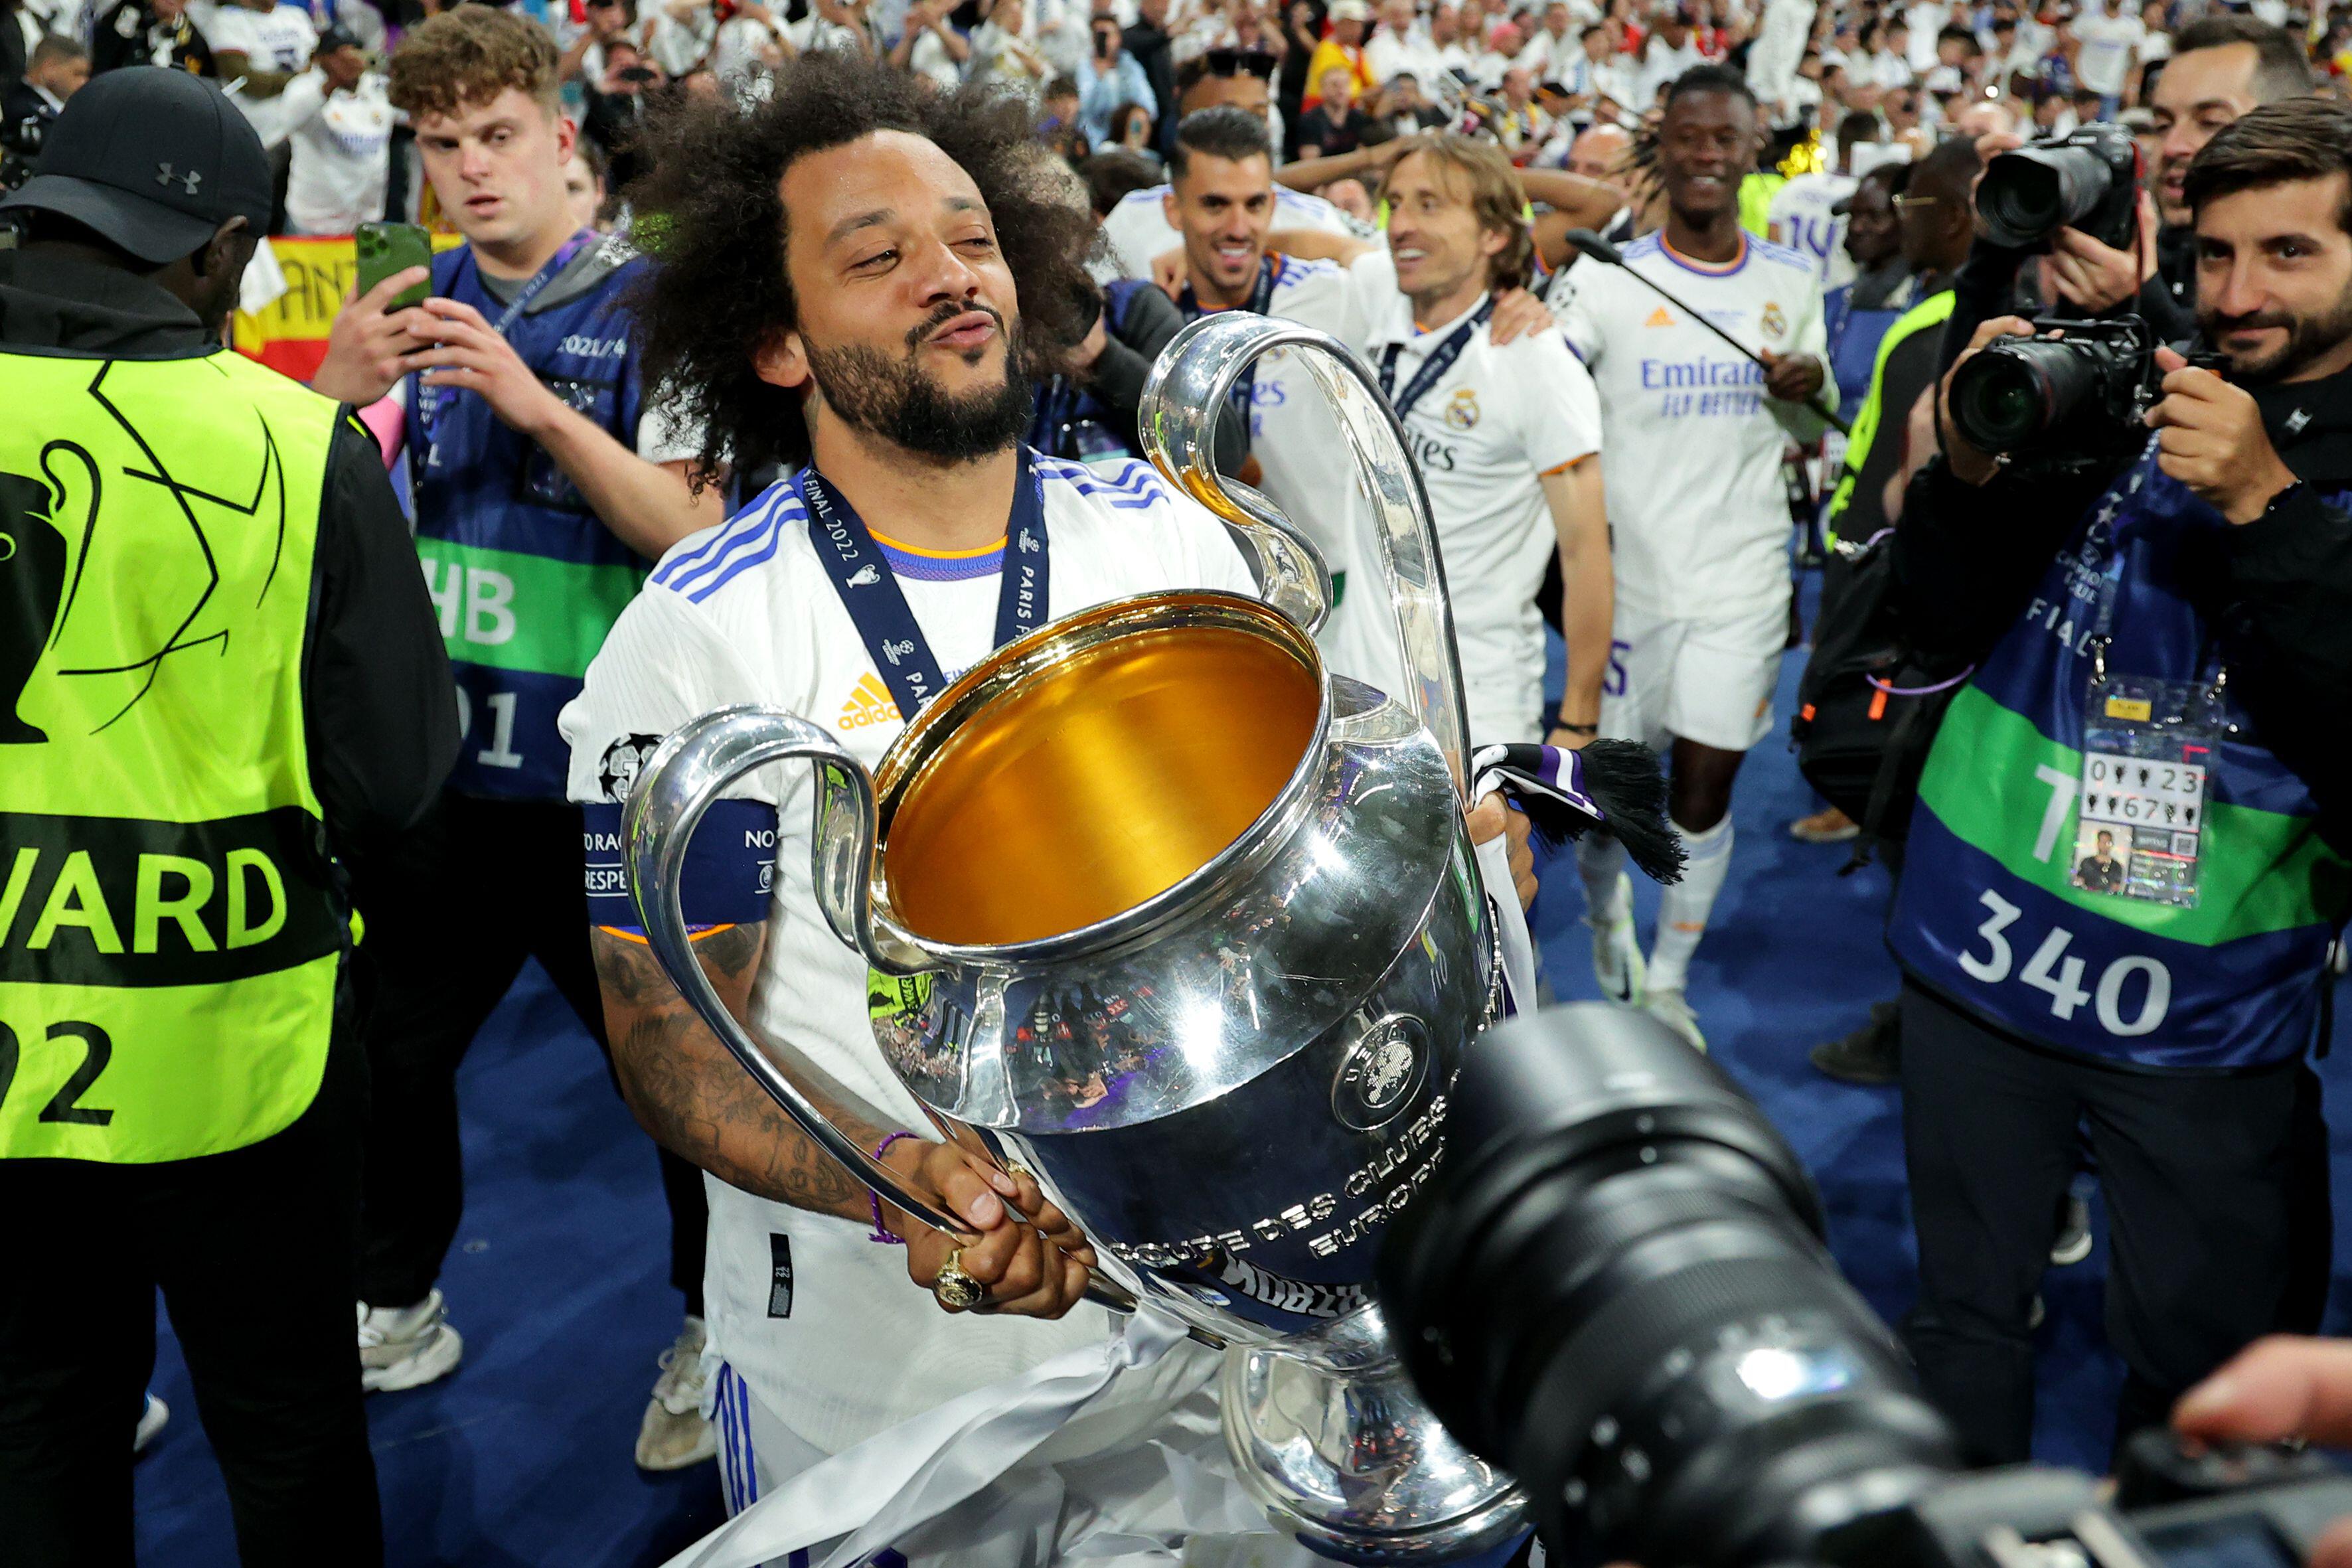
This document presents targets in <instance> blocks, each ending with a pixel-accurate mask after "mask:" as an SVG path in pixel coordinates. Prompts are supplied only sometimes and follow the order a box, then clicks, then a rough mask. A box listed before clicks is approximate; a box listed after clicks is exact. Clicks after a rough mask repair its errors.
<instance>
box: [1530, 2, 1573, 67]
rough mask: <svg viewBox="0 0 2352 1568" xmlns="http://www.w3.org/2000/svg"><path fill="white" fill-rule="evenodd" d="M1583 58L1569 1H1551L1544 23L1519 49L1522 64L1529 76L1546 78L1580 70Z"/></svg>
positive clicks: (1545, 11) (1546, 10)
mask: <svg viewBox="0 0 2352 1568" xmlns="http://www.w3.org/2000/svg"><path fill="white" fill-rule="evenodd" d="M1583 58H1584V49H1583V47H1582V46H1581V45H1580V43H1579V42H1578V41H1577V37H1576V20H1575V18H1574V17H1572V16H1570V15H1569V12H1568V0H1551V4H1550V5H1547V6H1545V7H1544V14H1543V26H1540V27H1538V28H1537V29H1536V33H1535V37H1531V38H1529V39H1528V42H1527V47H1524V48H1522V49H1521V50H1520V51H1519V59H1518V63H1519V64H1520V66H1522V67H1523V68H1525V69H1526V70H1527V72H1528V75H1529V76H1531V77H1533V78H1534V79H1536V80H1538V81H1544V80H1547V79H1561V73H1562V72H1565V71H1571V70H1574V69H1576V68H1577V66H1578V64H1579V62H1580V61H1581V60H1582V59H1583Z"/></svg>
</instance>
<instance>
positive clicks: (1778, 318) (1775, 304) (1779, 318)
mask: <svg viewBox="0 0 2352 1568" xmlns="http://www.w3.org/2000/svg"><path fill="white" fill-rule="evenodd" d="M1788 330H1789V318H1788V317H1786V316H1784V315H1782V314H1781V313H1780V301H1779V300H1766V301H1765V302H1764V331H1765V335H1766V336H1768V337H1775V338H1777V337H1779V336H1780V334H1782V333H1783V332H1785V331H1788Z"/></svg>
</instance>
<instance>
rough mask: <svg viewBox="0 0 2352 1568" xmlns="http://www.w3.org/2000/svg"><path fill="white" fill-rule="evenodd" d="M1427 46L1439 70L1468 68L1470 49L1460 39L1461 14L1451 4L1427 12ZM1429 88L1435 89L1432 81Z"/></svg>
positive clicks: (1464, 69) (1463, 69)
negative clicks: (1432, 53) (1433, 55)
mask: <svg viewBox="0 0 2352 1568" xmlns="http://www.w3.org/2000/svg"><path fill="white" fill-rule="evenodd" d="M1429 47H1430V48H1431V49H1432V50H1433V52H1434V54H1435V57H1436V59H1437V68H1438V69H1439V70H1440V71H1447V72H1450V71H1466V70H1468V69H1469V68H1470V50H1469V47H1468V46H1466V45H1465V44H1464V43H1463V41H1462V16H1461V13H1460V12H1458V11H1456V10H1455V9H1454V7H1453V6H1451V5H1440V6H1438V8H1437V9H1436V10H1434V11H1432V12H1431V13H1430V14H1429ZM1430 85H1431V89H1432V90H1433V91H1434V90H1436V89H1435V83H1434V81H1433V82H1432V83H1431V84H1430Z"/></svg>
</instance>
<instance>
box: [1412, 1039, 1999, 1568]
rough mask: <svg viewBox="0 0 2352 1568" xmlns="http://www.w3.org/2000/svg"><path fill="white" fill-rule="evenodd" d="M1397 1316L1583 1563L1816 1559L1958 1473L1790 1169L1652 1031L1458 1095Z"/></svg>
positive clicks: (1511, 1071)
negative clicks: (1859, 1524)
mask: <svg viewBox="0 0 2352 1568" xmlns="http://www.w3.org/2000/svg"><path fill="white" fill-rule="evenodd" d="M1445 1135H1446V1143H1447V1147H1446V1152H1445V1154H1444V1159H1443V1161H1442V1162H1441V1163H1440V1166H1439V1169H1438V1172H1437V1174H1436V1176H1435V1177H1434V1178H1433V1180H1432V1181H1431V1183H1430V1184H1429V1185H1428V1187H1427V1188H1426V1189H1424V1190H1423V1192H1422V1193H1421V1194H1419V1195H1418V1196H1417V1197H1416V1198H1415V1199H1414V1201H1413V1203H1412V1205H1410V1206H1409V1207H1408V1208H1407V1209H1406V1211H1405V1213H1404V1214H1403V1215H1402V1216H1401V1217H1400V1218H1399V1219H1398V1220H1396V1221H1395V1222H1393V1223H1392V1225H1391V1229H1390V1233H1389V1236H1388V1237H1387V1240H1386V1244H1385V1246H1384V1247H1383V1249H1382V1253H1381V1265H1380V1269H1379V1274H1378V1280H1377V1285H1378V1290H1379V1295H1380V1300H1381V1309H1382V1310H1383V1311H1384V1312H1385V1313H1386V1315H1387V1319H1388V1321H1389V1323H1390V1324H1391V1328H1392V1329H1393V1331H1394V1332H1395V1335H1396V1339H1397V1343H1398V1345H1399V1348H1400V1350H1401V1352H1402V1354H1403V1356H1404V1359H1405V1362H1406V1364H1407V1366H1408V1368H1409V1369H1410V1370H1411V1372H1412V1376H1413V1380H1414V1382H1415V1384H1417V1385H1418V1387H1419V1388H1420V1390H1421V1393H1422V1394H1423V1397H1424V1398H1425V1399H1427V1400H1428V1402H1429V1404H1430V1405H1431V1407H1432V1409H1433V1410H1434V1411H1435V1412H1436V1414H1437V1415H1438V1417H1439V1419H1440V1420H1442V1421H1444V1423H1445V1425H1446V1426H1447V1427H1448V1428H1449V1429H1450V1430H1452V1431H1453V1433H1454V1435H1455V1436H1457V1437H1459V1438H1461V1439H1462V1440H1463V1441H1464V1442H1465V1443H1466V1444H1467V1445H1468V1446H1469V1447H1472V1448H1473V1449H1475V1450H1476V1451H1477V1452H1479V1453H1480V1454H1482V1455H1484V1456H1486V1458H1490V1459H1493V1460H1495V1461H1496V1462H1498V1463H1500V1464H1502V1465H1504V1466H1506V1467H1507V1468H1509V1469H1511V1470H1512V1471H1513V1472H1514V1473H1516V1474H1517V1477H1518V1478H1519V1480H1520V1483H1521V1485H1522V1486H1523V1487H1524V1488H1525V1489H1526V1491H1527V1494H1528V1501H1529V1505H1530V1507H1531V1510H1533V1512H1534V1514H1535V1517H1536V1520H1537V1521H1538V1528H1539V1529H1540V1531H1542V1534H1543V1537H1544V1540H1545V1542H1546V1543H1547V1545H1548V1546H1549V1549H1550V1550H1551V1551H1553V1552H1559V1553H1562V1554H1564V1555H1565V1557H1566V1558H1567V1559H1568V1560H1569V1561H1570V1562H1574V1563H1602V1562H1608V1561H1617V1560H1623V1561H1631V1562H1635V1563H1654V1564H1685V1565H1689V1568H1713V1565H1717V1564H1721V1565H1724V1568H1732V1565H1736V1564H1764V1563H1783V1562H1801V1561H1803V1560H1805V1559H1807V1558H1808V1557H1810V1556H1811V1554H1812V1553H1811V1550H1810V1549H1811V1546H1812V1544H1813V1543H1814V1542H1816V1541H1817V1540H1818V1539H1819V1538H1820V1536H1821V1535H1822V1532H1824V1531H1829V1530H1832V1529H1834V1528H1836V1527H1837V1526H1839V1525H1841V1524H1843V1523H1845V1522H1847V1521H1852V1520H1854V1519H1857V1518H1860V1517H1862V1516H1864V1515H1868V1514H1874V1513H1878V1512H1881V1511H1882V1510H1888V1509H1892V1508H1895V1507H1897V1506H1899V1505H1901V1504H1903V1503H1905V1502H1907V1501H1909V1500H1912V1499H1913V1498H1915V1497H1917V1496H1919V1495H1921V1494H1923V1493H1925V1492H1926V1491H1927V1490H1928V1489H1930V1488H1931V1487H1933V1486H1934V1485H1935V1484H1936V1483H1937V1480H1938V1479H1940V1478H1942V1477H1944V1476H1946V1475H1948V1474H1949V1473H1950V1472H1951V1471H1953V1470H1954V1469H1956V1468H1958V1459H1957V1455H1956V1453H1955V1449H1954V1443H1953V1439H1952V1436H1951V1435H1950V1432H1949V1430H1948V1427H1947V1426H1945V1424H1944V1422H1943V1420H1942V1419H1941V1417H1939V1416H1938V1415H1936V1414H1935V1412H1934V1411H1932V1410H1931V1409H1929V1408H1928V1407H1927V1405H1925V1404H1924V1403H1923V1402H1922V1401H1921V1400H1920V1399H1919V1397H1918V1396H1917V1394H1916V1393H1915V1392H1914V1389H1913V1385H1912V1382H1911V1378H1910V1374H1909V1373H1908V1371H1907V1370H1906V1365H1905V1362H1904V1357H1903V1352H1902V1351H1901V1349H1900V1348H1899V1347H1898V1346H1897V1345H1896V1343H1895V1341H1894V1338H1893V1336H1892V1335H1891V1334H1890V1333H1889V1332H1888V1331H1887V1330H1886V1328H1885V1325H1884V1324H1883V1323H1881V1322H1880V1321H1879V1320H1878V1318H1877V1317H1876V1315H1875V1314H1874V1313H1873V1312H1872V1311H1871V1310H1870V1308H1869V1307H1868V1306H1867V1305H1866V1304H1865V1303H1864V1301H1863V1300H1861V1298H1860V1297H1858V1296H1857V1295H1855V1294H1854V1292H1853V1289H1851V1288H1850V1287H1848V1286H1847V1285H1846V1284H1845V1282H1844V1281H1843V1279H1840V1278H1839V1277H1838V1274H1837V1271H1836V1268H1835V1267H1834V1266H1833V1265H1832V1263H1831V1261H1830V1258H1829V1255H1828V1253H1827V1251H1826V1250H1825V1249H1824V1247H1822V1241H1821V1212H1820V1202H1819V1199H1818V1198H1817V1196H1816V1195H1815V1194H1814V1192H1813V1188H1812V1184H1811V1181H1810V1179H1809V1178H1808V1177H1807V1176H1806V1174H1805V1172H1804V1169H1803V1167H1802V1166H1801V1164H1800V1163H1798V1161H1797V1158H1796V1156H1795V1154H1794V1153H1792V1152H1790V1149H1789V1147H1788V1145H1787V1144H1786V1143H1785V1142H1783V1141H1782V1140H1781V1139H1780V1135H1779V1134H1778V1133H1777V1132H1775V1131H1773V1129H1772V1127H1771V1125H1770V1124H1769V1122H1768V1121H1766V1120H1765V1119H1764V1116H1763V1113H1762V1112H1761V1111H1759V1110H1758V1109H1757V1108H1756V1106H1755V1105H1754V1104H1753V1103H1752V1102H1751V1101H1749V1100H1748V1099H1747V1097H1746V1096H1744V1095H1742V1094H1741V1093H1740V1092H1739V1090H1738V1089H1737V1088H1735V1087H1734V1086H1733V1085H1732V1083H1731V1081H1730V1080H1729V1079H1727V1078H1726V1077H1725V1076H1724V1075H1723V1073H1722V1071H1721V1070H1720V1069H1719V1068H1717V1067H1716V1066H1715V1065H1714V1064H1713V1063H1712V1062H1710V1061H1708V1060H1707V1059H1706V1058H1704V1057H1701V1056H1698V1055H1696V1053H1694V1052H1693V1051H1692V1050H1691V1049H1690V1047H1688V1046H1686V1045H1685V1044H1684V1043H1683V1041H1682V1040H1681V1038H1680V1037H1678V1036H1676V1035H1675V1034H1674V1033H1673V1031H1672V1030H1670V1029H1668V1028H1667V1027H1665V1026H1664V1025H1662V1024H1660V1023H1659V1022H1658V1021H1657V1020H1655V1019H1654V1018H1651V1017H1648V1016H1645V1015H1643V1014H1641V1013H1638V1012H1633V1011H1629V1010H1626V1009H1622V1008H1615V1007H1610V1006H1608V1005H1603V1004H1597V1003H1595V1004H1579V1005H1568V1006H1561V1007H1553V1008H1548V1009H1546V1010H1544V1011H1542V1012H1540V1013H1537V1014H1534V1015H1531V1016H1522V1017H1519V1018H1517V1019H1515V1020H1513V1021H1511V1022H1510V1023H1507V1024H1505V1025H1502V1026H1497V1027H1496V1028H1494V1029H1491V1030H1489V1031H1488V1032H1487V1033H1486V1035H1485V1036H1483V1037H1481V1038H1480V1039H1479V1041H1478V1043H1477V1044H1476V1046H1475V1047H1473V1049H1472V1052H1471V1054H1470V1057H1469V1059H1468V1060H1467V1062H1466V1063H1465V1066H1464V1068H1463V1070H1462V1072H1461V1074H1460V1075H1459V1077H1458V1078H1457V1079H1456V1080H1455V1083H1454V1091H1453V1094H1452V1096H1451V1100H1450V1107H1449V1110H1448V1112H1447V1121H1446V1134H1445Z"/></svg>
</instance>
